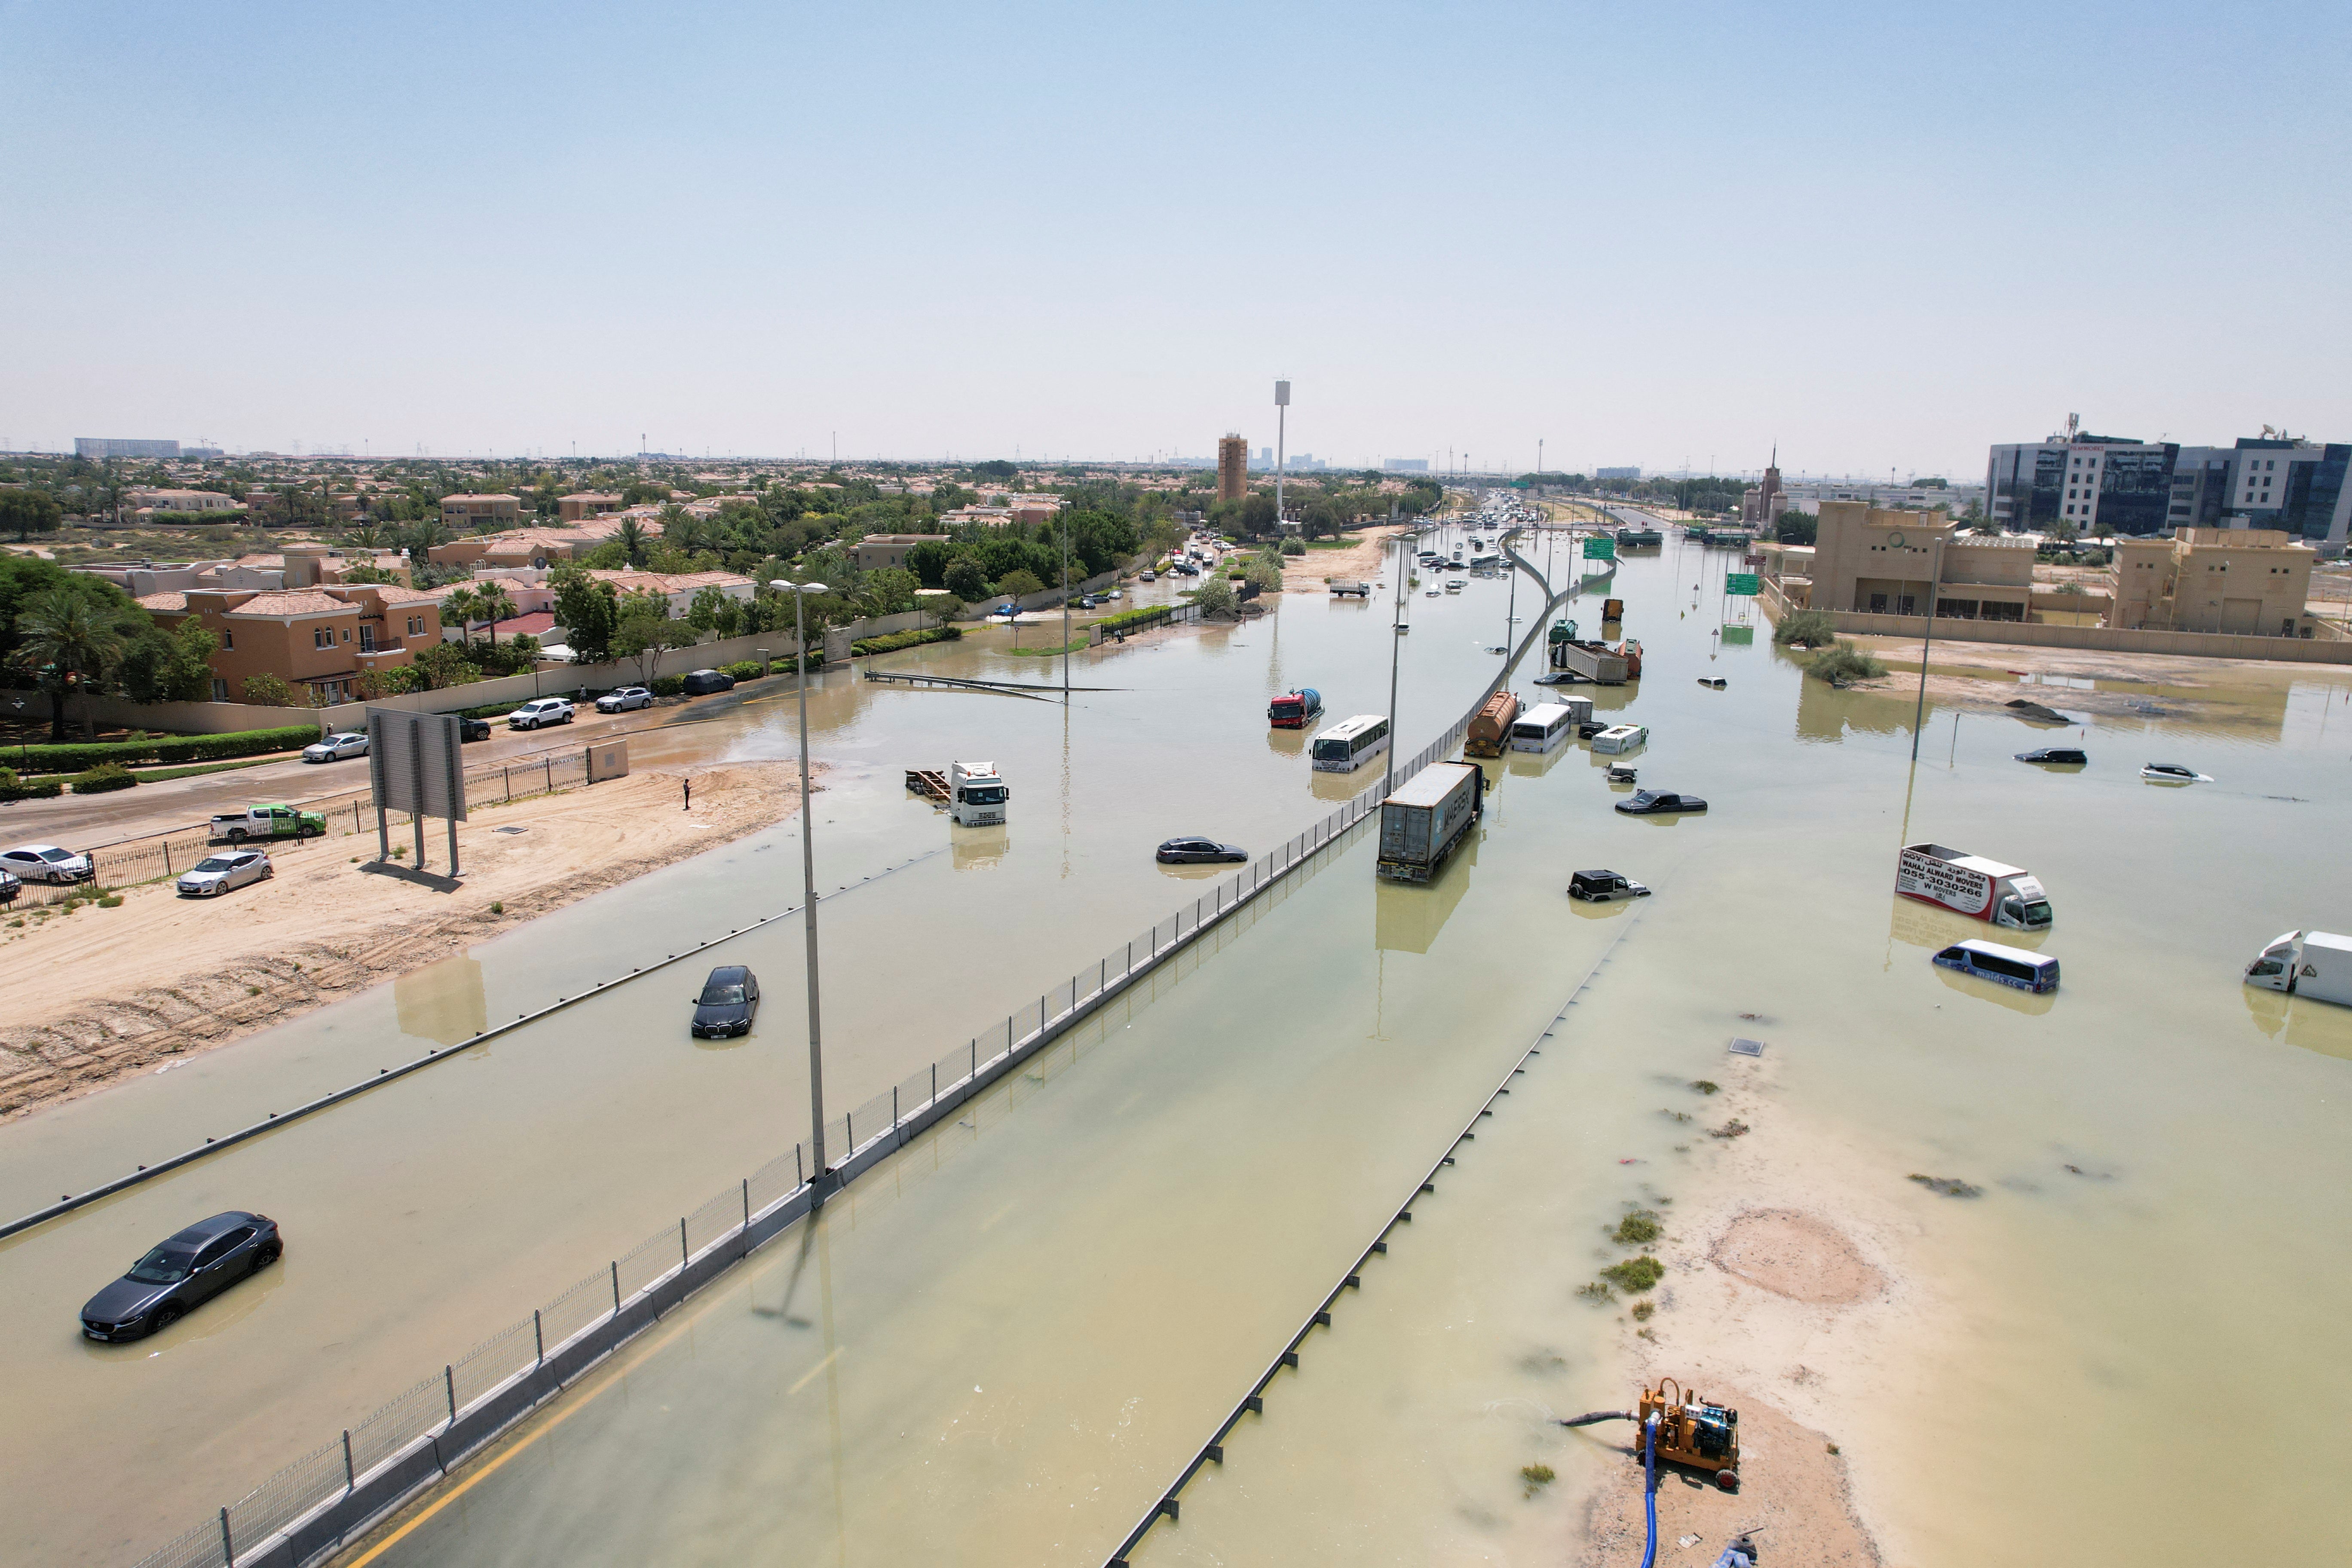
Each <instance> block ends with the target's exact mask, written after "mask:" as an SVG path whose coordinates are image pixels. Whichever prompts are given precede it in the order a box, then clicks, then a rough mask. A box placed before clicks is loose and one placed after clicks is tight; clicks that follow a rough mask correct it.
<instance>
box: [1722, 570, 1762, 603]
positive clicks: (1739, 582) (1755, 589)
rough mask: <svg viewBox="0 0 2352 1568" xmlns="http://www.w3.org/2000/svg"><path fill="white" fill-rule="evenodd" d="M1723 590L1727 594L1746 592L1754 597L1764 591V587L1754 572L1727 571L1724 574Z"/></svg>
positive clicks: (1750, 596) (1745, 593)
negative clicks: (1758, 582) (1761, 586)
mask: <svg viewBox="0 0 2352 1568" xmlns="http://www.w3.org/2000/svg"><path fill="white" fill-rule="evenodd" d="M1723 591H1724V592H1725V593H1727V594H1744V595H1747V596H1748V597H1749V598H1751V599H1752V598H1754V597H1755V596H1756V595H1758V594H1759V593H1760V592H1762V589H1761V588H1760V587H1759V585H1758V584H1757V581H1756V574H1755V573H1753V572H1727V573H1725V574H1723Z"/></svg>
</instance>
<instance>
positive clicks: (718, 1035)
mask: <svg viewBox="0 0 2352 1568" xmlns="http://www.w3.org/2000/svg"><path fill="white" fill-rule="evenodd" d="M758 1016H760V977H759V976H758V975H756V974H754V973H751V971H750V970H748V969H746V968H744V967H743V966H742V965H741V964H740V963H722V964H720V965H719V967H718V968H716V969H714V970H712V971H711V972H710V978H709V979H708V980H706V981H704V982H703V983H702V994H701V995H699V996H698V997H696V998H695V999H694V1037H695V1038H696V1039H698V1040H700V1039H713V1040H723V1039H726V1038H728V1037H730V1036H734V1035H748V1034H750V1033H751V1020H752V1019H754V1018H756V1017H758Z"/></svg>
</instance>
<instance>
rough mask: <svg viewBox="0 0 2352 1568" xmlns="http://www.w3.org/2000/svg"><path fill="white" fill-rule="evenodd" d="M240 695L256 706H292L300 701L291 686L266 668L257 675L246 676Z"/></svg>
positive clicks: (297, 704)
mask: <svg viewBox="0 0 2352 1568" xmlns="http://www.w3.org/2000/svg"><path fill="white" fill-rule="evenodd" d="M241 695H242V696H243V698H244V700H246V701H247V702H250V703H252V704H254V705H255V706H256V707H258V708H293V707H296V706H299V703H300V701H301V699H299V698H298V697H296V696H295V695H294V689H293V688H292V687H290V686H289V685H287V684H286V682H285V681H284V680H283V679H279V678H278V677H277V676H275V675H272V674H270V673H269V672H268V670H264V671H262V672H261V673H260V674H259V675H248V676H247V677H246V678H245V686H244V690H243V692H242V694H241Z"/></svg>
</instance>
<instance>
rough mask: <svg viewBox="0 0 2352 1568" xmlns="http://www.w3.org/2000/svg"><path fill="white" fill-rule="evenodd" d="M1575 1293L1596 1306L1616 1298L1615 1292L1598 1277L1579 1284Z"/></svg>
mask: <svg viewBox="0 0 2352 1568" xmlns="http://www.w3.org/2000/svg"><path fill="white" fill-rule="evenodd" d="M1576 1293H1577V1294H1578V1295H1580V1296H1581V1297H1583V1298H1584V1299H1585V1300H1588V1301H1591V1302H1592V1303H1593V1304H1594V1305H1596V1306H1598V1305H1601V1304H1602V1303H1605V1302H1609V1301H1614V1300H1616V1299H1617V1292H1616V1291H1614V1290H1612V1289H1610V1288H1609V1287H1608V1286H1606V1285H1604V1284H1602V1283H1601V1281H1600V1280H1598V1279H1590V1280H1587V1281H1586V1282H1585V1283H1583V1284H1581V1285H1579V1286H1578V1287H1577V1288H1576Z"/></svg>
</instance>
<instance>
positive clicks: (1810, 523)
mask: <svg viewBox="0 0 2352 1568" xmlns="http://www.w3.org/2000/svg"><path fill="white" fill-rule="evenodd" d="M1821 527H1822V520H1821V519H1820V518H1818V517H1814V516H1811V514H1809V513H1806V512H1801V511H1799V510H1796V509H1795V508H1793V507H1791V508H1790V510H1787V511H1784V512H1782V513H1781V514H1780V520H1779V521H1776V522H1775V523H1773V525H1772V537H1773V538H1775V539H1777V540H1779V541H1780V542H1781V543H1783V544H1811V542H1813V540H1814V539H1815V538H1816V537H1817V536H1818V535H1819V534H1820V532H1821Z"/></svg>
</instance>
